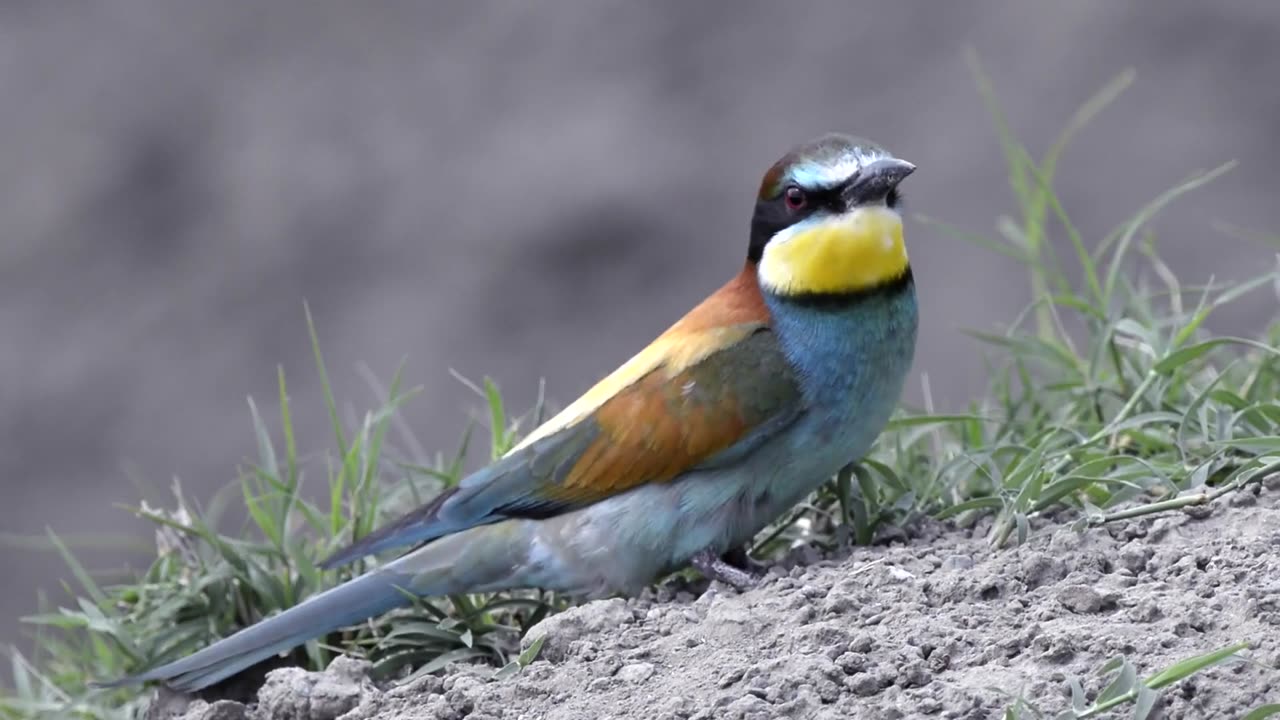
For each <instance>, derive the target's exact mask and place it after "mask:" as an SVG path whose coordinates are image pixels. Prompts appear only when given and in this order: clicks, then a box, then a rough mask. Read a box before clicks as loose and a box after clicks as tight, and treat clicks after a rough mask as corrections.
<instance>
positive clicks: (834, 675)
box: [153, 481, 1280, 720]
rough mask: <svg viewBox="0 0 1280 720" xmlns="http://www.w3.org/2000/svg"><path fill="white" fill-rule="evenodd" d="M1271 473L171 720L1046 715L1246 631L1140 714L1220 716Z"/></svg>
mask: <svg viewBox="0 0 1280 720" xmlns="http://www.w3.org/2000/svg"><path fill="white" fill-rule="evenodd" d="M1270 485H1271V487H1270V488H1268V489H1264V490H1262V491H1261V492H1260V493H1259V494H1257V495H1255V494H1254V493H1252V492H1245V493H1241V494H1238V495H1237V496H1235V497H1232V498H1230V499H1229V501H1227V502H1222V503H1221V504H1219V505H1217V506H1215V507H1213V508H1211V509H1210V508H1204V509H1202V510H1203V511H1202V512H1197V513H1195V514H1183V513H1178V514H1171V515H1166V516H1161V517H1154V518H1144V519H1140V520H1134V521H1128V522H1122V523H1116V524H1114V525H1109V526H1105V527H1102V528H1096V529H1091V530H1088V531H1086V532H1084V533H1083V534H1078V533H1075V532H1072V531H1071V530H1069V529H1066V528H1057V527H1051V528H1042V529H1040V530H1038V531H1036V532H1035V533H1034V534H1033V535H1032V537H1031V538H1030V539H1029V541H1028V542H1027V543H1026V544H1024V545H1022V546H1021V547H1016V548H1012V549H1007V550H1004V551H992V550H990V549H989V548H988V547H987V544H986V543H985V541H984V540H983V539H982V533H983V528H981V527H979V528H977V529H971V530H962V529H956V528H951V527H946V526H943V525H940V524H926V525H924V526H922V527H920V528H916V529H914V530H913V531H912V532H910V533H908V534H907V535H905V536H904V537H900V538H897V539H896V540H894V541H893V542H890V543H889V544H888V545H883V546H876V547H859V548H850V549H846V550H844V551H842V552H840V553H837V554H836V555H833V556H831V557H827V558H819V557H804V556H803V553H797V556H796V557H793V558H790V559H789V560H788V561H787V562H785V563H783V564H781V565H779V566H777V567H774V568H772V569H771V570H770V571H769V572H770V574H769V577H768V578H767V579H766V580H765V581H763V582H762V583H761V585H760V586H759V587H757V588H755V589H752V590H750V591H748V592H745V593H738V592H737V591H735V590H733V589H731V588H728V587H725V586H721V585H719V584H714V585H712V586H711V587H709V588H706V589H705V591H702V592H701V593H696V592H694V591H698V590H701V589H702V588H700V587H694V588H691V589H689V588H685V587H684V586H683V585H680V584H678V583H673V584H668V585H667V586H664V587H663V588H660V589H658V590H656V591H653V592H651V593H649V594H648V595H647V596H645V597H642V598H637V599H634V600H629V601H624V600H616V599H615V600H607V601H600V602H595V603H590V604H587V605H584V606H581V607H578V608H574V609H571V610H569V611H567V612H565V613H563V614H561V615H559V616H555V617H552V618H550V619H549V620H547V621H545V622H544V623H543V624H541V625H539V626H537V627H535V628H534V629H533V630H532V631H531V632H530V637H533V636H535V635H538V634H545V635H546V636H547V639H546V641H545V645H544V646H543V649H542V652H541V654H540V656H539V658H538V660H537V661H536V662H534V663H533V664H531V665H530V666H528V667H527V668H526V669H525V670H524V672H523V673H522V674H520V675H519V676H516V677H513V678H509V679H506V680H502V681H494V680H490V679H488V678H486V677H483V676H481V675H480V673H479V672H478V671H477V670H475V669H471V668H459V669H458V670H456V671H455V672H453V673H452V674H449V675H447V676H445V677H443V678H440V677H427V678H424V679H421V680H417V681H414V682H412V683H408V684H406V685H402V686H399V687H392V688H382V689H380V688H377V687H375V686H374V685H373V684H372V683H371V682H369V681H368V679H367V678H366V677H365V675H364V671H365V666H364V665H363V664H362V663H359V662H356V661H353V660H345V659H342V660H339V661H337V662H335V663H334V665H333V666H331V667H330V669H329V670H328V671H326V672H324V673H306V672H303V671H301V670H294V669H286V670H278V671H276V672H274V673H272V674H271V675H270V676H269V678H268V681H267V685H266V686H264V687H263V689H262V690H261V691H260V693H259V701H260V702H259V704H258V705H256V706H251V707H248V708H246V707H245V706H242V705H240V704H238V703H230V702H221V703H217V704H215V705H212V706H209V705H205V704H204V703H203V702H199V701H198V702H197V703H196V704H194V705H192V706H191V707H190V708H188V709H187V712H186V714H185V715H180V717H184V720H197V719H199V720H215V719H217V720H234V719H235V718H255V719H256V718H260V719H262V720H266V719H267V718H271V719H272V720H276V719H290V720H295V719H296V720H322V719H332V718H337V717H342V718H344V720H428V719H435V718H440V719H442V720H461V719H462V718H467V719H468V720H492V719H495V718H502V719H503V720H517V719H526V718H527V719H529V720H533V719H541V718H549V719H560V720H587V719H588V718H590V719H593V720H594V719H596V718H601V719H604V718H644V719H645V720H664V719H668V720H676V719H681V720H689V719H692V718H717V719H719V718H744V719H747V718H760V719H762V720H764V719H769V718H832V719H834V718H862V717H866V718H905V717H944V718H985V717H994V716H996V715H998V713H999V711H1000V710H1001V709H1002V708H1003V707H1004V706H1005V705H1006V704H1007V702H1008V701H1007V699H1006V698H1005V697H1003V696H1001V695H1000V694H999V693H998V692H997V691H995V690H993V689H991V688H992V687H998V688H1002V689H1004V690H1006V691H1009V692H1013V693H1021V694H1022V695H1024V696H1025V697H1027V698H1030V699H1033V700H1035V701H1037V702H1038V703H1039V704H1040V707H1041V708H1042V709H1044V710H1049V711H1053V712H1056V711H1058V710H1061V709H1063V708H1064V707H1065V706H1066V705H1067V703H1068V697H1067V691H1066V688H1067V682H1066V678H1067V677H1068V676H1072V675H1074V676H1078V677H1081V678H1082V679H1084V685H1085V689H1086V690H1087V691H1088V692H1089V693H1090V696H1091V697H1092V696H1093V695H1094V694H1096V693H1097V691H1098V690H1099V689H1100V687H1101V685H1102V684H1103V683H1102V680H1101V679H1099V678H1098V677H1097V676H1096V675H1095V674H1094V673H1095V671H1096V670H1097V668H1098V667H1099V666H1100V665H1101V664H1102V663H1104V662H1105V661H1106V660H1108V659H1110V658H1111V657H1113V656H1115V655H1118V654H1124V655H1126V656H1128V657H1130V658H1131V659H1132V660H1133V661H1134V662H1135V664H1137V666H1138V670H1139V672H1140V673H1141V674H1142V675H1143V676H1145V675H1147V674H1149V673H1152V672H1154V671H1156V670H1159V669H1161V668H1163V667H1164V666H1166V665H1168V664H1170V663H1172V662H1174V661H1176V660H1180V659H1182V658H1185V657H1187V656H1190V655H1195V654H1199V653H1203V652H1206V651H1209V650H1212V649H1215V648H1218V647H1222V646H1225V645H1228V644H1230V643H1232V642H1236V641H1240V640H1247V641H1250V642H1251V643H1252V649H1251V650H1250V651H1248V653H1247V654H1248V656H1249V658H1250V659H1251V660H1250V661H1246V662H1234V663H1229V664H1227V665H1223V666H1219V667H1216V668H1213V669H1210V670H1208V671H1206V672H1205V673H1203V674H1200V675H1197V676H1195V677H1193V678H1191V679H1189V680H1186V681H1183V682H1182V683H1181V684H1179V685H1177V686H1174V687H1172V688H1170V689H1168V690H1167V691H1166V692H1165V693H1164V694H1163V695H1162V696H1161V700H1160V702H1159V704H1158V705H1157V708H1156V711H1155V713H1154V714H1153V716H1154V717H1164V718H1217V717H1231V718H1235V717H1239V716H1240V715H1241V714H1243V713H1244V712H1245V711H1247V710H1248V709H1251V708H1253V707H1256V706H1258V705H1260V704H1262V703H1263V702H1264V701H1267V700H1269V701H1271V702H1278V701H1280V669H1278V668H1280V483H1276V482H1274V481H1272V482H1271V483H1270ZM691 590H692V591H691ZM526 641H528V638H526ZM1273 688H1274V689H1273ZM156 710H157V712H155V713H153V715H154V716H157V717H160V716H164V715H168V713H163V714H162V712H161V711H160V709H159V708H158V707H157V708H156ZM1125 710H1126V713H1127V711H1129V709H1128V708H1125ZM1119 716H1125V715H1119Z"/></svg>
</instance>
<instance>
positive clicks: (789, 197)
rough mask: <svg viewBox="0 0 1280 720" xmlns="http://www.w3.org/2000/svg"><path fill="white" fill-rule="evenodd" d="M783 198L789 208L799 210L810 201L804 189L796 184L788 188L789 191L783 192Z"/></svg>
mask: <svg viewBox="0 0 1280 720" xmlns="http://www.w3.org/2000/svg"><path fill="white" fill-rule="evenodd" d="M783 198H784V200H785V201H786V203H787V209H788V210H799V209H801V208H803V207H804V205H805V203H806V202H807V201H808V198H806V197H805V195H804V191H803V190H801V189H800V188H798V187H796V186H795V185H792V186H791V187H789V188H787V191H786V192H785V193H783Z"/></svg>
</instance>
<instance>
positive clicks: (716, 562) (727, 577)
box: [689, 550, 759, 590]
mask: <svg viewBox="0 0 1280 720" xmlns="http://www.w3.org/2000/svg"><path fill="white" fill-rule="evenodd" d="M745 556H746V553H745V552H744V553H743V557H745ZM689 564H690V565H692V566H693V567H694V569H695V570H697V571H698V572H700V573H702V574H703V575H704V576H705V577H706V578H707V579H708V580H719V581H720V582H722V583H725V584H727V585H732V586H733V587H735V588H737V589H739V590H746V589H748V588H751V587H754V586H755V584H756V581H757V580H759V578H758V577H757V576H756V575H755V574H753V573H751V572H750V571H748V570H744V569H742V568H737V567H734V566H733V565H731V564H729V563H727V562H725V561H724V559H722V558H721V557H720V556H719V555H717V554H716V553H714V552H712V551H711V550H703V551H702V552H699V553H698V554H696V555H694V556H693V559H691V560H690V561H689Z"/></svg>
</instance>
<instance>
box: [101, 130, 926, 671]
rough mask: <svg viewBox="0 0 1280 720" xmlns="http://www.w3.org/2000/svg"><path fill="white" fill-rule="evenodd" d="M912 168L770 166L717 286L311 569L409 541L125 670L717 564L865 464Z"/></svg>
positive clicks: (878, 425) (804, 152) (852, 156)
mask: <svg viewBox="0 0 1280 720" xmlns="http://www.w3.org/2000/svg"><path fill="white" fill-rule="evenodd" d="M913 170H915V166H914V165H912V164H911V163H908V162H906V161H904V160H899V159H898V158H896V157H894V156H893V155H891V154H890V153H889V152H888V151H887V150H885V149H884V148H882V147H880V146H878V145H875V144H873V143H870V142H866V141H863V140H859V139H855V138H852V137H848V136H845V135H836V134H832V135H826V136H824V137H821V138H819V139H817V140H814V141H813V142H810V143H807V144H805V145H801V146H799V147H797V148H795V149H793V150H791V151H790V152H788V153H787V154H786V155H785V156H783V157H782V159H781V160H779V161H778V162H777V163H775V164H774V165H773V167H771V168H770V169H769V171H768V172H767V173H765V176H764V181H763V182H762V184H761V186H760V191H759V194H758V196H757V198H756V204H755V213H754V215H753V216H752V219H751V237H750V242H749V244H748V246H747V260H746V265H745V267H743V268H742V270H741V272H739V273H738V274H737V275H736V276H735V277H733V279H731V280H729V282H727V283H726V284H725V285H724V286H723V287H721V288H720V289H719V290H716V291H715V292H714V293H712V294H711V296H710V297H708V298H707V299H705V300H703V301H702V302H701V303H700V304H699V305H698V306H697V307H695V308H693V309H692V310H690V311H689V313H688V314H687V315H685V316H684V317H683V318H681V319H680V320H679V321H678V322H676V323H675V324H674V325H672V326H671V327H670V328H669V329H668V330H667V331H666V332H664V333H662V334H661V335H660V336H658V338H657V339H656V340H654V341H653V342H652V343H651V344H650V345H649V346H648V347H646V348H645V349H644V350H641V351H640V352H639V353H638V354H636V355H635V356H634V357H632V358H631V359H630V360H628V361H627V362H626V363H624V364H623V365H622V366H621V367H620V368H618V369H617V370H615V371H614V372H613V373H612V374H610V375H608V376H607V377H605V378H604V379H603V380H601V381H600V382H598V383H597V384H596V385H595V386H594V387H592V388H591V389H590V390H588V391H587V392H586V394H584V395H583V396H582V397H580V398H579V399H578V400H577V401H576V402H574V403H573V404H571V405H569V406H568V407H567V408H565V409H564V411H563V412H561V413H559V414H558V415H556V416H555V417H553V418H551V419H550V420H548V421H547V422H545V423H544V424H542V425H541V426H540V427H538V428H536V429H535V430H534V431H533V432H532V434H530V435H529V436H528V437H526V438H525V439H524V441H523V442H521V443H520V444H519V445H518V446H516V447H515V448H514V449H513V450H511V452H510V453H508V454H507V455H505V456H504V457H502V458H501V459H500V460H498V461H496V462H494V463H493V464H492V465H489V466H488V467H485V468H483V469H481V470H479V471H477V472H475V473H474V474H472V475H470V476H468V477H467V478H465V479H464V480H462V481H461V482H460V483H459V484H458V485H457V486H456V487H454V488H451V489H449V490H447V491H445V492H444V493H442V494H441V495H440V496H438V497H436V498H435V499H434V500H432V501H431V502H430V503H428V504H427V505H425V506H423V507H420V508H418V509H416V510H413V511H412V512H410V513H408V514H407V515H404V516H403V517H401V518H400V519H398V520H396V521H394V522H392V523H390V524H388V525H386V526H385V527H382V528H381V529H379V530H377V531H376V532H374V533H372V534H371V535H369V536H367V537H364V538H360V539H358V540H357V541H356V542H355V543H354V544H353V545H351V546H350V547H348V548H347V549H346V550H343V551H341V552H339V553H337V554H336V555H334V556H333V557H331V558H329V559H328V560H326V561H325V563H324V566H325V567H332V566H335V565H339V564H342V563H347V562H349V561H351V560H354V559H356V558H359V557H361V556H364V555H369V554H372V553H377V552H381V551H384V550H391V549H395V548H405V547H410V546H418V547H416V548H415V549H413V550H412V551H411V552H408V553H407V554H405V555H403V556H401V557H399V558H397V559H395V560H394V561H391V562H389V563H387V564H385V565H382V566H380V567H378V568H376V569H374V570H370V571H369V572H367V573H365V574H363V575H361V576H359V577H356V578H354V579H352V580H351V581H349V582H347V583H344V584H342V585H339V586H338V587H335V588H333V589H331V590H328V591H326V592H323V593H320V594H319V595H316V596H315V597H312V598H310V599H308V600H306V601H304V602H302V603H300V604H299V605H297V606H295V607H293V608H290V609H289V610H286V611H285V612H282V613H280V614H279V615H276V616H274V617H270V618H267V619H265V620H263V621H261V622H259V623H257V624H256V625H252V626H250V627H248V628H245V629H243V630H241V631H239V632H237V633H235V634H234V635H232V636H231V637H228V638H226V639H224V640H221V641H218V642H216V643H214V644H213V645H210V646H209V647H207V648H205V649H203V650H200V651H199V652H196V653H194V654H192V655H190V656H188V657H186V658H183V659H181V660H177V661H175V662H171V663H169V664H167V665H161V666H160V667H157V668H154V669H152V670H149V671H146V672H143V673H141V674H138V675H135V676H132V677H129V678H125V679H124V680H120V681H118V682H117V683H113V684H124V683H133V682H141V681H146V680H161V681H164V682H166V683H168V684H169V685H170V686H171V687H173V688H175V689H179V690H196V689H199V688H203V687H206V686H208V685H211V684H213V683H215V682H218V681H220V680H222V679H224V678H227V677H229V676H231V675H233V674H235V673H237V672H239V671H241V670H244V669H245V668H248V667H250V666H251V665H254V664H256V663H258V662H260V661H262V660H264V659H266V658H268V657H270V656H272V655H274V654H276V653H279V652H281V651H284V650H287V649H289V648H291V647H294V646H296V645H299V644H301V643H303V642H306V641H307V640H309V639H311V638H315V637H317V636H320V635H323V634H325V633H328V632H331V631H333V630H336V629H338V628H341V627H344V626H347V625H351V624H353V623H357V622H360V621H362V620H364V619H366V618H369V617H371V616H374V615H377V614H380V613H383V612H386V611H388V610H391V609H393V608H396V607H399V606H403V605H406V604H408V599H407V594H409V593H412V594H416V595H419V596H439V595H447V594H453V593H468V592H488V591H495V590H506V589H512V588H527V587H538V588H545V589H548V590H556V591H560V592H563V593H567V594H571V595H577V596H583V597H593V596H601V595H606V594H613V593H633V592H636V591H638V590H639V589H641V588H643V587H644V586H645V585H647V584H648V583H651V582H653V581H654V580H656V579H657V578H659V577H660V576H661V575H663V574H664V573H667V572H671V571H674V570H678V569H680V568H682V567H686V566H689V565H692V566H693V567H694V568H697V569H698V570H699V571H701V572H702V573H703V574H704V575H706V576H708V577H710V578H715V579H720V580H723V581H726V582H729V583H731V584H735V585H738V586H744V585H746V584H749V583H750V581H751V579H752V576H751V575H750V574H749V573H747V572H745V571H743V570H742V569H740V568H737V567H734V566H733V565H731V564H729V563H728V562H727V561H726V560H725V559H724V557H725V556H726V554H730V553H733V552H735V551H739V554H740V550H739V549H740V547H741V546H742V545H743V544H744V543H746V542H748V541H749V540H751V538H752V537H753V536H754V535H756V533H758V532H759V531H760V530H761V529H763V528H764V527H765V526H766V525H767V524H768V523H769V522H770V521H772V520H774V519H775V518H777V517H778V516H780V515H781V514H782V513H783V512H785V511H786V510H788V509H789V508H791V507H792V506H793V505H795V504H796V503H797V502H799V501H800V500H802V499H804V497H805V496H807V495H808V494H809V493H810V492H812V491H813V490H814V489H815V488H817V487H818V486H819V485H820V484H821V483H822V482H823V481H825V480H826V479H828V478H829V477H831V476H832V475H833V474H834V473H836V472H837V471H838V470H839V469H840V468H841V467H842V466H844V465H845V464H847V463H848V462H850V461H851V460H855V459H857V458H859V457H860V456H861V455H862V454H863V453H865V452H866V451H867V450H868V449H869V448H870V446H871V444H872V442H873V441H874V440H875V438H876V436H877V435H879V433H880V431H881V429H882V428H883V427H884V425H885V423H886V422H887V421H888V419H889V415H890V413H891V412H892V411H893V408H894V406H895V405H896V404H897V402H898V398H899V395H900V393H901V391H902V385H903V381H904V379H905V377H906V375H907V371H908V368H909V367H910V366H911V362H912V356H913V354H914V352H915V342H916V316H917V311H916V294H915V287H914V284H913V281H912V277H911V266H910V265H909V264H908V261H907V251H906V248H905V246H904V245H903V239H902V217H901V216H900V215H899V212H898V204H899V196H898V189H897V188H898V183H899V182H901V181H902V179H903V178H905V177H906V176H908V175H910V174H911V172H912V171H913Z"/></svg>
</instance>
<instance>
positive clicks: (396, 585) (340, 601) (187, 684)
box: [99, 568, 411, 692]
mask: <svg viewBox="0 0 1280 720" xmlns="http://www.w3.org/2000/svg"><path fill="white" fill-rule="evenodd" d="M388 570H390V568H384V569H382V570H375V571H373V572H370V573H366V574H365V575H362V576H360V577H357V578H354V579H352V580H350V581H349V582H346V583H343V584H342V585H339V586H337V587H335V588H332V589H330V590H327V591H325V592H323V593H320V594H319V595H316V596H314V597H311V598H308V599H307V600H305V601H303V602H302V603H300V604H298V605H296V606H294V607H292V608H289V609H288V610H286V611H284V612H282V613H280V614H279V615H275V616H273V617H269V618H267V619H266V620H263V621H261V622H259V623H257V624H255V625H251V626H249V627H247V628H245V629H243V630H241V631H239V632H237V633H235V634H234V635H232V636H230V637H227V638H224V639H222V640H219V641H218V642H216V643H214V644H212V645H210V646H209V647H207V648H204V649H203V650H200V651H198V652H196V653H194V654H192V655H189V656H187V657H185V658H182V659H181V660H176V661H174V662H171V663H168V664H166V665H161V666H159V667H156V668H152V669H150V670H147V671H145V672H142V673H139V674H137V675H131V676H129V677H126V678H121V679H119V680H114V681H111V682H106V683H99V686H100V687H119V686H123V685H132V684H137V683H141V682H146V681H148V680H160V681H163V682H164V683H165V684H167V685H168V686H169V687H171V688H173V689H175V690H181V691H186V692H190V691H195V690H200V689H202V688H205V687H208V686H210V685H213V684H214V683H217V682H219V681H221V680H224V679H226V678H228V677H231V676H232V675H235V674H236V673H238V672H240V671H242V670H244V669H246V668H249V667H251V666H253V665H256V664H258V663H259V662H262V661H263V660H265V659H267V658H269V657H271V656H272V655H275V654H276V653H279V652H283V651H285V650H288V649H290V648H292V647H295V646H297V645H301V644H302V643H304V642H306V641H307V640H310V639H311V638H314V637H319V636H320V635H324V634H325V633H328V632H331V631H333V630H337V629H338V628H342V627H345V626H347V625H353V624H355V623H358V622H360V621H361V620H364V619H366V618H369V617H373V616H375V615H380V614H382V613H384V612H386V611H388V610H392V609H394V608H397V607H401V606H404V605H407V604H409V596H408V595H406V594H405V590H403V589H402V588H404V587H406V586H407V585H408V583H409V582H410V580H411V576H409V575H405V574H401V573H396V572H388Z"/></svg>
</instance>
